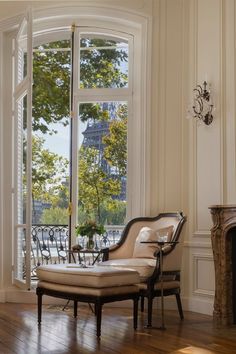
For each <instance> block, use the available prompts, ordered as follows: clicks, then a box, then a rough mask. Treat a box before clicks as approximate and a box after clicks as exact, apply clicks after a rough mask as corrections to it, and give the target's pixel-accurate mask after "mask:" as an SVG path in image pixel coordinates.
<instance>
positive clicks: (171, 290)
mask: <svg viewBox="0 0 236 354" xmlns="http://www.w3.org/2000/svg"><path fill="white" fill-rule="evenodd" d="M185 221H186V217H185V216H183V214H182V213H181V212H171V213H161V214H159V215H158V216H156V217H139V218H135V219H132V220H131V221H129V222H128V224H127V225H126V227H125V228H124V231H123V233H122V236H121V239H120V241H119V242H118V244H116V245H113V246H111V247H110V248H108V249H106V250H104V258H103V262H101V263H99V264H98V266H112V267H119V268H129V269H134V270H136V271H138V273H139V275H140V279H141V282H140V284H138V286H139V289H140V295H141V310H142V311H143V310H144V298H147V300H148V323H147V326H148V327H151V326H152V303H153V299H154V297H158V296H160V295H161V290H162V291H163V295H164V296H168V295H175V297H176V301H177V305H178V311H179V315H180V318H181V319H183V310H182V304H181V298H180V271H181V261H182V241H183V240H182V238H181V237H180V235H181V231H182V228H183V225H184V223H185ZM160 236H161V237H162V236H164V239H165V241H169V242H170V241H174V243H166V244H165V245H164V246H163V247H162V255H163V257H162V258H163V264H162V265H163V267H162V270H163V277H162V289H161V281H160V246H159V245H158V244H157V243H155V241H157V240H158V238H159V237H160ZM150 241H151V242H153V243H148V242H150ZM146 242H147V243H146Z"/></svg>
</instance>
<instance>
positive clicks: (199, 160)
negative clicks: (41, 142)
mask: <svg viewBox="0 0 236 354" xmlns="http://www.w3.org/2000/svg"><path fill="white" fill-rule="evenodd" d="M79 2H80V3H86V4H91V5H92V4H93V3H96V4H100V5H101V4H103V6H107V5H108V4H109V5H110V6H114V7H115V6H117V7H119V8H124V7H125V8H126V9H127V11H129V12H134V13H139V14H143V15H152V20H153V36H152V58H151V59H152V64H151V72H152V82H151V85H152V86H151V87H152V92H151V126H150V144H151V156H150V166H151V170H150V172H151V173H150V176H151V178H150V181H148V184H149V185H148V186H147V188H150V190H151V199H150V210H151V214H152V215H155V214H157V213H158V212H161V211H169V210H183V211H184V213H185V214H186V215H187V219H188V221H187V224H186V226H185V232H184V239H185V243H184V246H185V247H184V257H183V272H182V283H183V286H182V288H183V291H182V298H183V302H184V307H185V309H190V310H194V311H199V312H204V313H209V314H211V313H212V305H213V298H214V264H213V256H212V249H211V240H210V228H211V226H212V221H211V216H210V212H209V210H208V207H209V206H210V205H212V204H219V203H236V156H235V138H236V137H235V134H236V129H235V1H234V0H153V1H151V0H146V1H145V0H127V1H123V0H122V1H121V0H120V1H118V0H107V1H106V0H97V1H95V2H94V1H89V0H88V1H86V2H85V1H84V2H83V1H77V2H74V3H79ZM16 3H17V4H16ZM31 3H32V4H33V5H32V6H33V7H38V6H42V2H31ZM51 3H54V5H55V2H51ZM27 4H28V2H20V1H19V2H15V4H13V2H5V3H3V2H0V19H1V18H4V19H5V20H4V21H5V23H7V21H9V20H7V19H6V18H7V17H8V16H9V15H10V14H11V15H16V14H19V13H20V12H21V11H22V10H23V9H24V8H25V7H26V5H27ZM46 4H47V5H48V4H50V3H49V2H47V3H46V2H44V4H43V5H46ZM55 6H56V5H55ZM4 21H3V23H4ZM9 23H10V22H9ZM0 28H1V23H0ZM205 79H207V81H209V82H210V83H211V86H212V89H211V91H212V95H213V100H214V104H215V107H216V110H215V111H214V113H213V115H214V121H213V123H212V124H211V125H210V126H204V125H200V126H199V125H197V124H196V122H195V121H194V120H187V119H186V115H187V113H186V112H187V107H188V105H189V104H191V98H192V90H193V88H194V87H195V86H196V84H202V83H203V81H204V80H205ZM0 127H1V125H0ZM7 153H8V152H7V151H4V154H7ZM0 192H1V190H0ZM4 197H5V198H8V197H9V196H6V194H4ZM0 217H1V214H0ZM8 222H9V220H8ZM0 232H1V229H0ZM0 242H1V239H0ZM0 244H1V243H0ZM4 249H5V251H6V252H8V253H7V254H8V256H9V250H7V244H4ZM5 268H6V267H5ZM7 268H8V271H9V272H10V269H9V263H7ZM0 273H1V271H0ZM8 279H10V277H8ZM0 280H1V276H0Z"/></svg>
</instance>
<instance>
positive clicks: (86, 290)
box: [38, 281, 139, 296]
mask: <svg viewBox="0 0 236 354" xmlns="http://www.w3.org/2000/svg"><path fill="white" fill-rule="evenodd" d="M38 287H40V288H44V289H50V290H56V291H61V292H66V293H70V294H80V295H92V296H110V295H111V296H113V295H118V294H131V293H137V292H139V287H138V286H137V285H124V286H113V287H109V288H92V287H91V288H90V287H85V286H70V285H63V284H56V283H50V282H46V281H39V282H38Z"/></svg>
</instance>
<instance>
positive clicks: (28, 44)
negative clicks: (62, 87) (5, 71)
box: [14, 14, 134, 289]
mask: <svg viewBox="0 0 236 354" xmlns="http://www.w3.org/2000/svg"><path fill="white" fill-rule="evenodd" d="M58 41H60V38H58ZM54 42H55V40H54ZM49 47H50V46H49ZM54 49H55V48H54ZM64 49H65V48H64ZM47 50H50V48H47ZM132 51H133V37H132V36H129V35H126V36H124V34H122V33H119V32H115V31H112V30H108V29H102V28H92V27H79V26H72V33H71V54H70V55H71V69H70V72H71V78H70V81H71V90H70V97H68V107H69V106H70V111H71V116H70V118H69V127H70V129H69V131H70V154H68V156H69V158H68V160H69V161H68V163H69V172H68V176H66V182H68V184H69V187H68V190H69V197H68V210H67V221H68V229H69V245H68V246H69V247H70V246H71V244H72V243H73V242H75V226H76V225H77V224H78V221H79V219H78V218H79V217H81V213H82V212H83V213H84V215H85V217H94V218H95V217H96V218H97V219H98V220H99V221H102V222H103V223H106V221H107V220H111V217H110V215H109V213H108V212H109V210H110V209H111V208H112V207H113V208H114V205H116V204H117V205H122V207H123V208H125V214H126V205H131V203H130V200H129V198H131V196H130V195H129V196H128V195H126V189H127V185H128V181H127V166H126V165H127V156H128V151H129V148H128V139H127V131H128V130H130V126H131V125H132V124H134V121H133V122H132V119H131V117H132V94H133V88H132V61H131V60H130V57H131V53H132ZM32 52H33V45H32V19H31V16H30V14H28V15H27V16H26V17H25V18H24V19H23V21H22V24H21V26H20V29H19V33H18V35H17V38H16V46H15V58H16V65H15V89H14V92H15V94H14V101H15V107H14V111H15V139H14V141H15V163H14V165H15V176H14V177H15V178H14V181H15V183H14V198H15V200H14V205H15V210H14V216H15V227H14V282H15V284H17V285H19V286H21V287H24V288H26V289H29V288H30V282H31V251H32V249H31V246H32V243H31V242H32V240H31V238H32V235H31V230H32V207H33V205H32V195H34V185H33V183H32V159H33V164H34V157H33V156H32V141H33V134H32V121H33V122H34V117H33V118H32V67H33V64H32V58H33V55H32ZM110 57H112V58H113V63H112V60H110V59H109V58H110ZM104 58H105V59H104ZM114 58H115V59H114ZM109 60H110V63H109V65H110V66H109V65H108V66H107V61H109ZM107 67H110V69H109V70H110V71H108V68H107ZM95 69H96V70H95ZM95 71H96V72H95ZM112 75H113V76H112ZM91 78H92V79H91ZM59 81H60V80H58V82H59ZM59 84H60V82H59ZM111 127H113V128H114V127H115V128H116V129H118V128H117V127H122V129H123V130H122V134H123V135H122V134H121V135H120V136H122V140H121V139H120V141H119V138H117V139H116V146H115V148H114V149H113V152H112V153H110V155H109V153H108V155H109V156H108V157H106V156H105V152H104V151H105V148H106V146H105V142H104V141H105V140H104V138H108V141H109V136H112V133H111ZM119 129H120V131H121V128H119ZM91 131H93V134H92V135H91ZM98 131H100V133H98ZM124 131H125V132H124ZM86 134H87V135H86ZM99 134H100V135H99ZM113 136H116V135H115V134H114V133H113ZM111 140H112V139H110V141H111ZM127 150H128V151H127ZM116 151H119V153H120V154H119V156H118V157H117V158H116V157H115V155H116ZM86 153H88V154H90V155H89V157H88V154H87V155H86ZM91 156H92V157H93V160H92V162H91ZM81 161H82V162H83V164H81ZM88 161H89V163H90V165H89V166H88ZM85 162H86V163H87V165H86V168H87V170H86V169H85V172H84V174H82V173H81V170H82V168H84V165H85ZM95 165H96V166H95ZM95 167H96V168H95ZM86 171H87V172H86ZM86 173H87V175H86ZM81 176H82V177H81ZM83 176H84V177H83ZM88 176H89V177H91V178H90V180H89V178H87V177H88ZM83 178H84V179H86V181H85V180H83ZM94 181H95V182H94ZM50 183H51V182H50ZM109 188H110V190H109ZM112 193H113V194H112ZM88 196H90V201H88ZM97 200H99V203H100V204H99V203H96V201H97ZM86 203H87V204H86ZM109 203H110V204H109ZM48 208H49V209H50V208H51V209H52V208H53V205H49V207H48ZM105 208H107V210H108V211H107V210H106V209H105ZM103 209H104V210H103ZM102 212H103V213H104V215H105V216H104V215H102ZM90 213H91V214H90ZM115 213H116V209H115ZM115 213H114V214H115ZM117 214H118V213H117ZM109 217H110V219H109ZM123 219H124V218H123ZM109 222H111V221H109ZM111 223H112V222H111ZM114 223H115V221H114ZM122 223H124V222H123V221H122Z"/></svg>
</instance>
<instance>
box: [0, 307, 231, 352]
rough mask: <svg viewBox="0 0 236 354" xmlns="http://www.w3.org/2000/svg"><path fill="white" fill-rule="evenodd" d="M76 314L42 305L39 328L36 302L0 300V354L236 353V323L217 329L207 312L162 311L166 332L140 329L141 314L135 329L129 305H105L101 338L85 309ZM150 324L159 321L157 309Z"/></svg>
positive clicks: (143, 318)
mask: <svg viewBox="0 0 236 354" xmlns="http://www.w3.org/2000/svg"><path fill="white" fill-rule="evenodd" d="M78 316H79V317H78V319H77V320H75V319H74V318H73V316H72V310H71V308H69V309H66V310H65V311H62V307H61V306H52V305H51V306H50V305H45V306H44V307H43V318H42V325H41V328H40V329H38V326H37V310H36V306H35V305H22V304H0V353H1V354H10V353H16V354H35V353H47V354H48V353H51V354H72V353H85V354H86V353H101V354H104V353H111V354H113V353H122V354H140V353H143V354H150V353H155V354H162V353H171V354H212V353H223V354H226V353H227V354H233V353H235V354H236V326H232V327H231V328H227V329H216V328H214V327H213V324H212V317H210V316H206V315H200V314H196V313H190V312H185V319H184V321H180V320H179V317H178V314H177V312H176V311H166V315H165V324H166V330H165V331H160V330H158V329H156V328H153V329H145V328H144V324H145V318H146V316H145V314H140V316H139V325H138V330H137V331H134V330H133V328H132V315H131V310H130V309H129V308H122V309H121V308H109V307H108V305H105V306H104V308H103V318H102V336H101V339H100V340H97V338H96V328H95V317H94V315H93V313H92V312H91V310H90V308H89V307H88V306H87V305H86V306H84V305H83V306H81V307H79V313H78ZM153 324H154V325H155V326H157V327H158V326H159V325H160V316H159V314H158V313H157V312H156V313H154V318H153Z"/></svg>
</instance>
